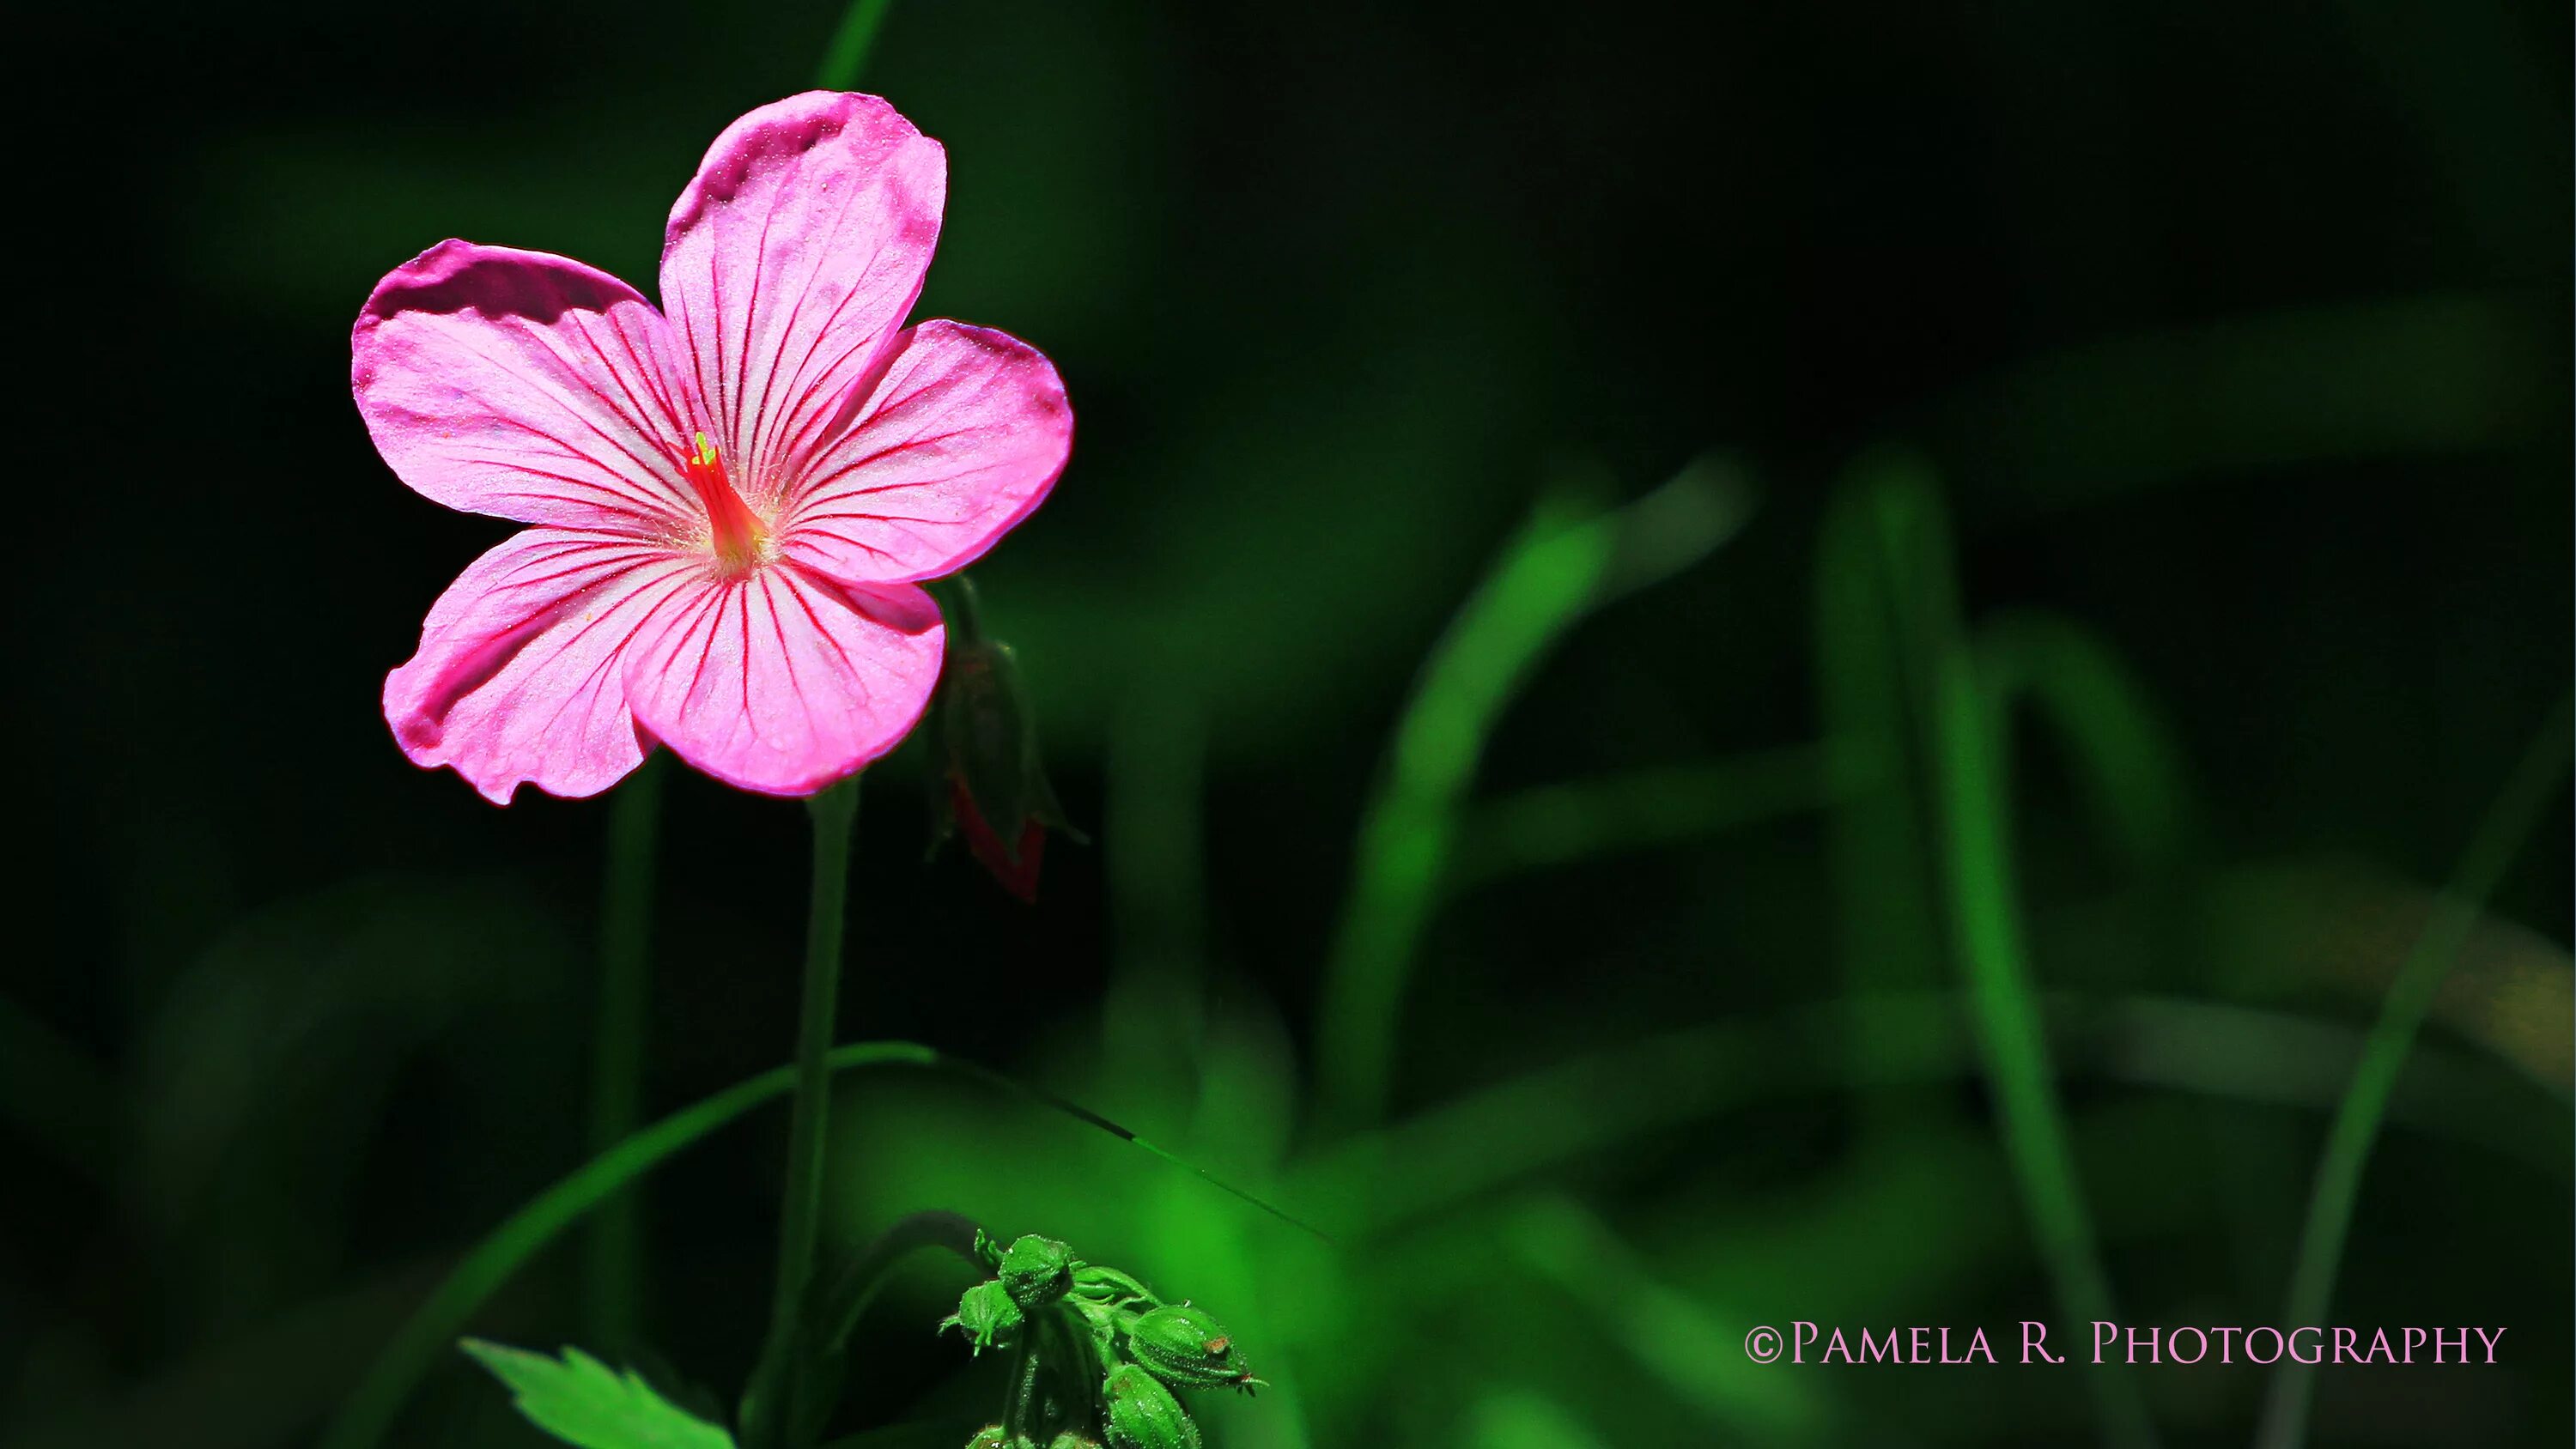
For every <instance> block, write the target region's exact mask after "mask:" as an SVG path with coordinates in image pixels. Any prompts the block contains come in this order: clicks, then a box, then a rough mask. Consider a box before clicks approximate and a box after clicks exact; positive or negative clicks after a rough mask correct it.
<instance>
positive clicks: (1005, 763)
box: [930, 574, 1083, 901]
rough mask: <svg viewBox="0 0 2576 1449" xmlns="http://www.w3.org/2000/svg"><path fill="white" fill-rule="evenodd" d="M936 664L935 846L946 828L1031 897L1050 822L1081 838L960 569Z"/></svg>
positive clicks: (1023, 697) (1016, 679)
mask: <svg viewBox="0 0 2576 1449" xmlns="http://www.w3.org/2000/svg"><path fill="white" fill-rule="evenodd" d="M954 584H955V587H956V590H957V592H956V594H955V603H956V606H957V607H956V608H955V610H954V613H955V617H954V618H953V619H952V620H951V623H950V628H949V633H948V653H947V658H946V660H945V662H944V663H943V664H942V665H941V666H940V672H939V692H938V695H937V696H936V704H935V710H936V716H937V718H936V722H935V725H934V726H933V741H932V749H931V751H930V762H931V772H932V774H933V776H934V777H935V778H934V779H933V780H932V782H931V789H932V794H933V797H934V804H935V807H936V808H944V810H945V812H946V815H945V818H944V819H940V820H937V821H934V827H933V828H934V834H935V839H934V840H933V848H934V849H936V848H937V845H938V843H939V842H940V841H944V840H945V839H946V838H947V835H948V831H949V830H950V829H951V828H953V829H955V830H956V831H957V832H958V833H959V834H962V835H964V836H965V837H966V847H967V849H968V850H969V851H971V852H973V854H974V856H975V859H976V860H978V861H980V862H982V863H983V865H984V868H985V869H986V870H989V871H991V872H992V873H993V878H994V879H995V880H998V881H1000V882H1001V883H1002V886H1003V888H1004V889H1005V890H1008V891H1009V892H1010V893H1011V894H1013V895H1015V896H1018V897H1019V898H1020V899H1022V900H1024V901H1025V900H1035V899H1036V898H1037V889H1038V867H1039V864H1040V862H1041V860H1042V859H1043V857H1044V855H1045V852H1046V835H1047V832H1048V831H1049V830H1053V831H1056V832H1057V833H1059V834H1062V835H1066V836H1069V837H1071V838H1072V839H1074V840H1081V839H1082V838H1083V837H1082V833H1081V832H1080V831H1077V830H1075V829H1074V828H1073V827H1072V826H1071V825H1070V824H1069V823H1068V822H1067V821H1066V820H1065V816H1064V807H1063V806H1061V805H1059V804H1057V803H1056V798H1055V787H1054V786H1053V785H1052V784H1050V783H1049V782H1048V780H1047V776H1046V766H1045V764H1044V762H1043V761H1042V760H1041V758H1040V756H1039V752H1038V732H1037V724H1036V721H1035V719H1034V717H1033V716H1032V715H1031V713H1030V710H1029V701H1028V692H1027V691H1026V690H1025V689H1023V688H1022V687H1021V685H1020V673H1019V665H1018V663H1017V662H1016V661H1015V660H1014V659H1013V658H1012V656H1011V648H1010V646H1009V645H1007V644H1004V643H1002V642H1000V641H999V640H995V639H988V638H985V637H984V636H983V633H982V629H981V625H980V623H978V622H977V621H976V618H975V610H974V607H973V604H972V602H971V601H972V599H973V589H972V587H971V586H970V585H968V584H967V582H966V578H965V576H964V575H963V574H960V575H958V576H957V577H956V579H955V580H954Z"/></svg>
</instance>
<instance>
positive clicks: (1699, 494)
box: [1316, 461, 1751, 1126]
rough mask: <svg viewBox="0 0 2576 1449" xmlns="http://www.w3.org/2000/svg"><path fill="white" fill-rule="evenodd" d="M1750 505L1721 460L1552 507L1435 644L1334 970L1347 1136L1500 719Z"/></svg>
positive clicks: (1334, 1106) (1326, 1038) (1386, 782)
mask: <svg viewBox="0 0 2576 1449" xmlns="http://www.w3.org/2000/svg"><path fill="white" fill-rule="evenodd" d="M1750 498H1751V494H1750V489H1749V488H1748V487H1747V485H1745V484H1744V482H1743V481H1742V480H1741V479H1740V478H1738V477H1737V476H1736V474H1735V473H1734V472H1733V470H1732V469H1730V468H1728V467H1725V466H1723V465H1721V464H1719V463H1717V462H1714V461H1703V462H1701V463H1696V464H1694V465H1692V466H1691V467H1689V468H1686V469H1684V470H1683V471H1682V472H1681V473H1680V474H1678V475H1676V476H1675V477H1673V478H1672V479H1671V480H1670V481H1668V482H1666V483H1665V484H1664V485H1663V486H1662V487H1660V488H1658V489H1656V490H1655V491H1654V492H1653V493H1650V494H1648V495H1646V496H1645V497H1643V498H1640V499H1638V500H1637V501H1636V502H1634V503H1631V504H1628V505H1627V506H1625V507H1624V508H1619V509H1616V510H1603V509H1601V508H1598V507H1596V506H1594V505H1592V504H1590V503H1588V502H1585V501H1583V500H1582V499H1581V497H1580V496H1579V495H1578V494H1577V493H1575V492H1573V491H1567V492H1564V493H1561V494H1552V495H1550V496H1549V497H1548V498H1546V499H1544V500H1543V501H1542V502H1541V503H1540V505H1539V507H1538V508H1537V509H1536V510H1535V511H1534V512H1533V513H1532V515H1531V518H1530V520H1529V522H1528V523H1526V524H1525V525H1523V526H1522V529H1521V531H1520V533H1519V534H1518V535H1516V536H1515V537H1514V538H1513V539H1512V541H1511V542H1510V543H1509V544H1507V545H1506V546H1505V547H1504V549H1503V553H1502V557H1501V558H1500V559H1498V560H1497V561H1496V562H1495V564H1494V567H1493V569H1492V571H1491V572H1490V573H1488V574H1487V575H1486V576H1485V578H1484V580H1483V582H1481V583H1480V584H1478V585H1477V588H1476V591H1475V593H1474V594H1472V595H1470V596H1469V597H1468V599H1467V601H1466V603H1465V604H1463V605H1461V606H1460V607H1459V610H1458V614H1457V616H1456V618H1454V619H1453V620H1451V621H1450V624H1449V628H1448V631H1447V632H1446V633H1445V634H1443V635H1442V636H1441V638H1440V641H1439V643H1437V644H1436V645H1434V646H1433V647H1432V651H1431V655H1430V657H1429V658H1428V659H1426V660H1425V661H1424V662H1423V665H1422V673H1421V676H1420V678H1418V679H1417V680H1416V681H1415V683H1414V688H1413V694H1412V697H1411V698H1410V699H1408V700H1407V701H1406V702H1405V706H1404V713H1403V716H1402V717H1401V718H1400V719H1399V720H1398V721H1397V723H1396V730H1395V739H1394V742H1393V744H1392V746H1391V747H1390V749H1389V750H1388V758H1387V762H1386V766H1385V769H1384V771H1383V773H1382V774H1381V775H1380V777H1379V780H1378V783H1377V785H1376V788H1375V790H1374V791H1373V793H1372V794H1371V796H1370V799H1369V802H1368V806H1367V809H1366V813H1365V814H1364V815H1363V816H1362V818H1361V821H1360V831H1359V842H1358V849H1357V853H1356V859H1355V860H1354V861H1353V862H1352V869H1351V884H1350V889H1349V892H1348V894H1347V895H1346V896H1345V897H1344V901H1343V906H1342V916H1341V921H1340V924H1339V926H1338V927H1337V929H1336V930H1335V932H1334V936H1333V944H1332V949H1331V953H1330V955H1329V956H1328V957H1327V958H1326V960H1325V963H1324V985H1323V1005H1322V1007H1321V1009H1320V1012H1319V1014H1318V1020H1317V1028H1316V1030H1317V1042H1316V1056H1317V1067H1316V1071H1317V1076H1318V1079H1319V1080H1318V1086H1319V1088H1320V1089H1321V1091H1322V1093H1323V1096H1324V1099H1325V1104H1326V1107H1327V1109H1328V1111H1329V1112H1330V1113H1331V1115H1332V1116H1334V1117H1335V1118H1336V1119H1338V1120H1339V1121H1340V1122H1341V1123H1343V1124H1344V1125H1349V1126H1368V1125H1373V1124H1374V1123H1375V1121H1376V1120H1377V1118H1378V1117H1379V1116H1380V1115H1381V1114H1382V1113H1383V1112H1384V1111H1385V1109H1386V1104H1387V1099H1388V1097H1389V1095H1390V1093H1391V1089H1392V1086H1393V1083H1392V1080H1391V1078H1392V1072H1393V1065H1394V1058H1395V1044H1396V1040H1397V1035H1398V1032H1397V1028H1398V1026H1399V1025H1400V1019H1401V1016H1402V1014H1403V1007H1404V996H1405V988H1406V986H1407V984H1408V983H1409V980H1410V977H1411V974H1412V969H1413V957H1414V952H1415V949H1416V947H1417V946H1419V944H1420V942H1421V937H1422V933H1423V931H1424V930H1425V928H1426V927H1427V926H1428V925H1429V924H1430V921H1431V915H1432V911H1433V909H1434V907H1435V906H1436V905H1437V904H1438V893H1439V887H1440V885H1441V883H1442V880H1443V878H1444V876H1445V875H1446V872H1447V871H1448V869H1449V864H1450V860H1449V857H1450V854H1451V851H1452V849H1453V847H1454V846H1455V844H1456V841H1457V833H1458V811H1459V807H1460V806H1461V805H1462V804H1463V803H1464V802H1465V800H1466V798H1467V793H1468V791H1469V789H1470V787H1472V786H1473V784H1474V783H1475V775H1476V766H1477V763H1478V761H1479V760H1480V759H1481V757H1482V755H1483V753H1484V747H1485V741H1486V739H1487V737H1488V736H1490V735H1491V734H1492V732H1493V729H1494V726H1495V724H1496V722H1497V721H1498V720H1499V719H1500V718H1501V716H1502V712H1503V710H1504V709H1505V708H1506V707H1507V706H1508V705H1509V704H1510V703H1511V701H1512V699H1513V698H1514V697H1515V696H1516V695H1517V694H1518V692H1519V689H1520V686H1521V683H1522V682H1523V681H1524V680H1525V679H1527V678H1528V676H1529V674H1530V672H1531V670H1532V669H1534V668H1535V667H1536V665H1537V663H1538V661H1539V660H1540V659H1541V658H1542V657H1543V656H1544V655H1545V654H1546V653H1547V651H1548V650H1549V649H1550V648H1551V647H1552V646H1554V645H1555V643H1556V642H1557V641H1558V640H1559V639H1561V638H1563V637H1564V636H1565V634H1566V632H1567V631H1568V630H1570V629H1572V628H1573V627H1574V625H1575V624H1576V623H1578V622H1579V621H1581V620H1582V619H1583V618H1584V616H1585V615H1587V614H1589V613H1590V612H1591V611H1592V610H1594V609H1596V608H1598V607H1600V606H1601V605H1602V604H1604V603H1607V602H1608V601H1610V600H1612V599H1615V598H1618V597H1620V596H1621V595H1623V594H1626V593H1628V592H1631V591H1633V590H1635V589H1638V588H1642V587H1644V586H1646V585H1648V584H1651V583H1653V582H1655V581H1657V580H1659V579H1662V578H1665V577H1667V576H1669V575H1671V574H1673V573H1675V572H1678V571H1679V570H1681V569H1684V568H1687V567H1688V566H1689V565H1691V564H1692V563H1694V562H1696V561H1698V560H1699V559H1700V558H1702V557H1704V556H1705V555H1706V554H1707V553H1708V552H1709V550H1711V549H1713V548H1715V547H1717V546H1718V545H1719V544H1721V543H1723V542H1725V541H1726V540H1727V539H1729V538H1731V537H1733V536H1734V535H1735V533H1736V531H1737V530H1738V529H1740V528H1741V527H1742V526H1743V524H1744V522H1745V520H1746V518H1747V517H1748V516H1749V514H1750V511H1751V502H1750Z"/></svg>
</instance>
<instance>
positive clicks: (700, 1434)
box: [458, 1338, 734, 1449]
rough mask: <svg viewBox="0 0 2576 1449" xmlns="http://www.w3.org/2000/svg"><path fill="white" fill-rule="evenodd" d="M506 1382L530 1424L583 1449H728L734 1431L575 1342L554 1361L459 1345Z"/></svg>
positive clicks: (491, 1346)
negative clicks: (684, 1407)
mask: <svg viewBox="0 0 2576 1449" xmlns="http://www.w3.org/2000/svg"><path fill="white" fill-rule="evenodd" d="M458 1346H459V1347H461V1348H463V1349H464V1350H465V1351H466V1353H468V1354H470V1355H472V1356H473V1358H474V1361H475V1362H477V1363H479V1364H481V1365H483V1366H484V1367H485V1368H487V1369H490V1370H491V1371H492V1374H493V1376H494V1377H495V1378H498V1379H499V1380H500V1381H501V1382H503V1383H505V1384H508V1385H509V1386H510V1390H511V1392H512V1393H513V1394H514V1395H515V1396H516V1402H517V1403H518V1406H519V1412H520V1413H522V1414H525V1415H527V1416H528V1422H529V1423H531V1424H534V1425H536V1426H537V1427H538V1428H540V1429H543V1430H545V1431H546V1432H547V1433H549V1434H552V1435H554V1436H555V1437H556V1438H558V1439H561V1440H562V1441H564V1442H565V1443H567V1444H577V1445H579V1446H581V1449H734V1445H733V1436H732V1435H731V1434H728V1433H726V1432H725V1431H724V1430H723V1429H722V1428H719V1427H718V1426H716V1425H714V1424H710V1423H708V1422H707V1421H706V1420H704V1419H701V1418H698V1417H696V1416H695V1415H693V1414H690V1413H688V1412H686V1411H684V1410H682V1409H679V1408H676V1407H674V1406H673V1405H672V1404H671V1402H670V1401H669V1400H668V1399H665V1398H663V1397H662V1396H661V1395H660V1394H658V1393H655V1392H654V1391H653V1386H652V1385H651V1384H648V1383H646V1382H645V1381H644V1380H643V1378H642V1377H641V1376H639V1375H637V1374H635V1373H632V1372H629V1373H625V1374H620V1373H618V1372H617V1371H615V1370H614V1369H611V1368H610V1367H609V1366H608V1365H606V1364H604V1363H601V1362H600V1361H599V1360H597V1359H595V1358H592V1357H591V1356H590V1355H589V1354H586V1353H583V1352H582V1351H581V1350H580V1349H577V1348H567V1349H565V1350H564V1353H563V1359H562V1361H561V1362H557V1361H556V1360H554V1359H551V1358H548V1357H546V1356H545V1355H544V1354H541V1353H529V1352H528V1351H526V1350H525V1349H517V1348H507V1347H504V1346H503V1345H501V1344H497V1343H485V1342H483V1341H481V1340H480V1339H472V1338H469V1339H465V1340H462V1341H461V1342H460V1344H459V1345H458Z"/></svg>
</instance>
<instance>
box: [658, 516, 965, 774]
mask: <svg viewBox="0 0 2576 1449" xmlns="http://www.w3.org/2000/svg"><path fill="white" fill-rule="evenodd" d="M662 615H663V617H662V620H661V621H659V622H657V623H656V625H655V626H654V631H653V632H651V633H649V634H648V635H646V636H644V637H643V638H641V639H639V641H638V647H636V648H634V649H632V650H629V651H628V653H627V656H626V665H625V668H626V694H627V699H628V701H629V703H630V704H631V705H632V706H633V708H634V710H635V718H636V720H637V721H638V722H639V723H641V724H642V725H643V726H644V728H646V729H647V730H650V731H651V732H652V733H653V734H654V735H655V736H657V737H658V738H660V739H661V740H662V741H663V742H664V743H666V744H668V745H670V747H671V748H672V749H674V750H677V751H679V753H680V757H681V758H682V759H684V760H687V761H688V762H689V763H690V764H692V765H694V766H696V767H697V768H698V769H700V770H703V771H705V772H706V773H708V774H710V775H713V776H715V777H716V778H717V779H719V780H722V781H724V782H725V783H726V784H729V785H735V786H739V787H741V788H742V789H745V790H758V791H761V792H763V793H766V794H771V795H810V794H812V793H814V792H815V791H817V790H820V789H822V788H823V787H824V786H826V785H829V784H831V783H832V782H833V781H835V780H838V779H841V778H842V777H844V776H846V775H848V774H850V773H851V772H853V771H855V770H857V769H858V768H859V767H861V766H863V765H865V764H867V763H868V762H869V761H870V760H873V759H875V758H876V757H877V756H879V755H882V754H884V753H885V752H886V751H888V750H890V749H893V748H894V747H895V745H897V744H898V743H900V742H901V741H902V739H903V737H904V735H905V734H906V733H907V732H909V731H910V730H911V729H912V726H913V724H914V722H916V721H917V720H919V719H920V718H921V712H922V709H923V708H924V707H925V706H926V705H928V703H929V702H930V688H931V686H932V685H933V684H935V683H937V682H938V679H939V659H940V651H941V647H942V641H943V637H944V636H943V634H942V631H941V629H940V624H939V610H938V608H937V607H936V606H935V605H933V604H932V603H931V602H930V596H929V595H928V594H925V593H923V592H922V591H921V590H920V589H918V588H914V587H912V586H910V585H903V584H897V585H891V586H879V587H872V588H848V587H844V586H842V585H839V584H836V583H833V582H832V581H831V580H829V579H826V578H823V577H822V576H820V575H817V574H809V573H807V572H805V571H804V570H802V569H800V568H798V567H797V566H796V565H794V564H792V563H779V564H773V565H771V566H769V567H766V568H760V569H755V570H753V571H752V572H750V573H748V574H745V575H742V576H740V577H737V578H733V579H725V580H718V579H716V578H714V577H713V576H712V575H708V576H706V577H705V578H704V579H703V580H701V581H700V582H698V583H696V584H693V585H692V586H691V588H690V590H689V591H688V592H687V593H686V595H685V596H684V597H682V598H680V599H678V600H675V601H674V602H673V604H672V606H671V607H670V608H668V609H665V610H663V611H662Z"/></svg>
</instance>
